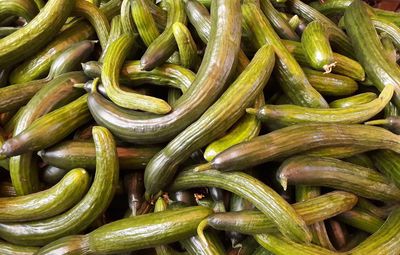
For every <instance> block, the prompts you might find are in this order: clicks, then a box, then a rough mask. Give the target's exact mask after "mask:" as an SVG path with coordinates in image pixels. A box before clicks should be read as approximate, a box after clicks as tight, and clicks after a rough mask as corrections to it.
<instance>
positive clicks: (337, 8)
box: [308, 0, 353, 15]
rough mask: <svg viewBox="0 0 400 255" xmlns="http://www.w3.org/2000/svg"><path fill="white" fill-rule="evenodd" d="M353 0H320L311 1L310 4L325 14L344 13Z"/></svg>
mask: <svg viewBox="0 0 400 255" xmlns="http://www.w3.org/2000/svg"><path fill="white" fill-rule="evenodd" d="M352 2H353V0H325V1H324V2H323V3H322V2H319V1H315V2H311V3H309V4H308V5H310V6H311V7H312V8H314V9H315V10H317V11H319V12H321V13H322V14H324V15H330V14H343V12H344V11H345V10H346V8H347V7H349V5H350V4H351V3H352Z"/></svg>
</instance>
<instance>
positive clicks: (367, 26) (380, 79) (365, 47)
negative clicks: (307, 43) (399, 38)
mask: <svg viewBox="0 0 400 255" xmlns="http://www.w3.org/2000/svg"><path fill="white" fill-rule="evenodd" d="M344 22H345V25H346V31H347V33H348V35H349V37H350V38H351V41H352V43H353V45H354V51H355V53H356V55H357V59H358V60H359V61H360V63H361V64H362V65H363V67H364V68H365V72H366V74H367V75H368V78H369V79H370V80H371V81H372V82H373V84H374V86H376V87H377V88H378V89H379V90H382V89H383V88H384V87H385V86H386V85H393V86H394V87H395V95H394V97H393V102H394V103H395V104H396V106H397V107H399V106H400V86H399V84H400V69H398V67H397V66H396V65H395V64H394V63H391V62H389V61H387V60H386V57H385V56H384V54H383V53H384V48H383V46H382V43H381V42H380V40H379V37H378V35H377V32H376V30H375V28H374V26H373V23H372V20H371V18H369V15H368V12H367V9H366V7H365V5H364V4H363V2H361V1H359V0H355V1H354V2H353V3H352V4H351V5H350V6H349V8H347V9H346V12H345V15H344Z"/></svg>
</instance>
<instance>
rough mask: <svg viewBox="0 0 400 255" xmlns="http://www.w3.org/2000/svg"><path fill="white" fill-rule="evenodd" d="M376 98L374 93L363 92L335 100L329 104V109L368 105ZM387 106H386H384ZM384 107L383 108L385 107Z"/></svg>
mask: <svg viewBox="0 0 400 255" xmlns="http://www.w3.org/2000/svg"><path fill="white" fill-rule="evenodd" d="M376 98H377V96H376V94H375V93H372V92H365V93H360V94H357V95H354V96H351V97H345V98H341V99H337V100H335V101H332V102H330V103H329V106H330V107H331V108H349V107H353V106H357V105H363V104H368V103H370V102H372V101H374V100H375V99H376ZM386 106H387V105H386ZM386 106H385V107H386Z"/></svg>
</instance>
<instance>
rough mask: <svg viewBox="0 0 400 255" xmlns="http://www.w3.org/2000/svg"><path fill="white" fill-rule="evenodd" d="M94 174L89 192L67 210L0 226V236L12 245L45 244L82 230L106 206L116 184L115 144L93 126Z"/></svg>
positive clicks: (107, 134)
mask: <svg viewBox="0 0 400 255" xmlns="http://www.w3.org/2000/svg"><path fill="white" fill-rule="evenodd" d="M93 138H94V141H95V146H96V174H95V177H94V180H93V183H92V186H91V187H90V189H89V191H88V192H87V193H86V195H85V196H84V197H83V199H82V200H81V201H80V202H79V203H78V204H76V205H75V206H74V207H72V208H71V209H70V210H68V211H66V212H64V213H62V214H60V215H58V216H55V217H52V218H49V219H45V220H37V221H32V222H26V223H9V224H7V223H0V237H1V238H3V239H4V240H7V241H9V242H11V243H14V244H23V245H46V244H48V243H49V242H52V241H54V240H57V239H59V238H61V237H64V236H68V235H72V234H77V233H80V232H82V231H83V230H84V229H86V228H87V227H88V226H89V225H90V224H91V223H92V222H93V221H94V220H95V219H96V218H97V217H98V216H99V215H101V213H102V212H103V211H104V210H105V209H106V208H107V207H108V205H109V203H110V201H111V199H112V197H113V196H114V193H115V189H116V186H117V183H118V174H119V173H118V160H117V152H116V147H115V141H114V139H113V137H112V135H111V133H110V132H109V131H108V130H107V129H105V128H103V127H93Z"/></svg>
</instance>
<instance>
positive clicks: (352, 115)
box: [246, 85, 394, 127]
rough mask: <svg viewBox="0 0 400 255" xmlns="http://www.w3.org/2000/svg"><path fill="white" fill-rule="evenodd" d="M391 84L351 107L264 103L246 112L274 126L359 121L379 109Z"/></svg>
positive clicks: (391, 92) (387, 97) (382, 107)
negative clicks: (369, 98) (315, 106)
mask: <svg viewBox="0 0 400 255" xmlns="http://www.w3.org/2000/svg"><path fill="white" fill-rule="evenodd" d="M393 91H394V88H393V86H390V85H388V86H386V87H385V88H384V89H383V90H382V92H381V94H380V95H379V97H378V98H376V99H374V100H372V101H371V102H369V103H365V104H361V105H354V106H353V107H351V108H329V109H316V108H307V107H302V106H297V105H264V106H263V107H261V108H260V109H254V108H248V109H246V111H247V113H250V114H255V115H256V116H257V118H258V119H259V120H261V121H262V122H266V123H270V124H271V125H273V126H274V127H276V126H277V127H285V126H289V125H294V124H299V123H316V122H318V123H343V124H352V123H361V122H364V121H366V120H368V119H370V118H372V117H374V116H375V115H376V114H378V113H379V112H380V111H382V110H383V109H384V108H385V106H386V104H388V103H389V101H390V99H391V98H392V96H393Z"/></svg>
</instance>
